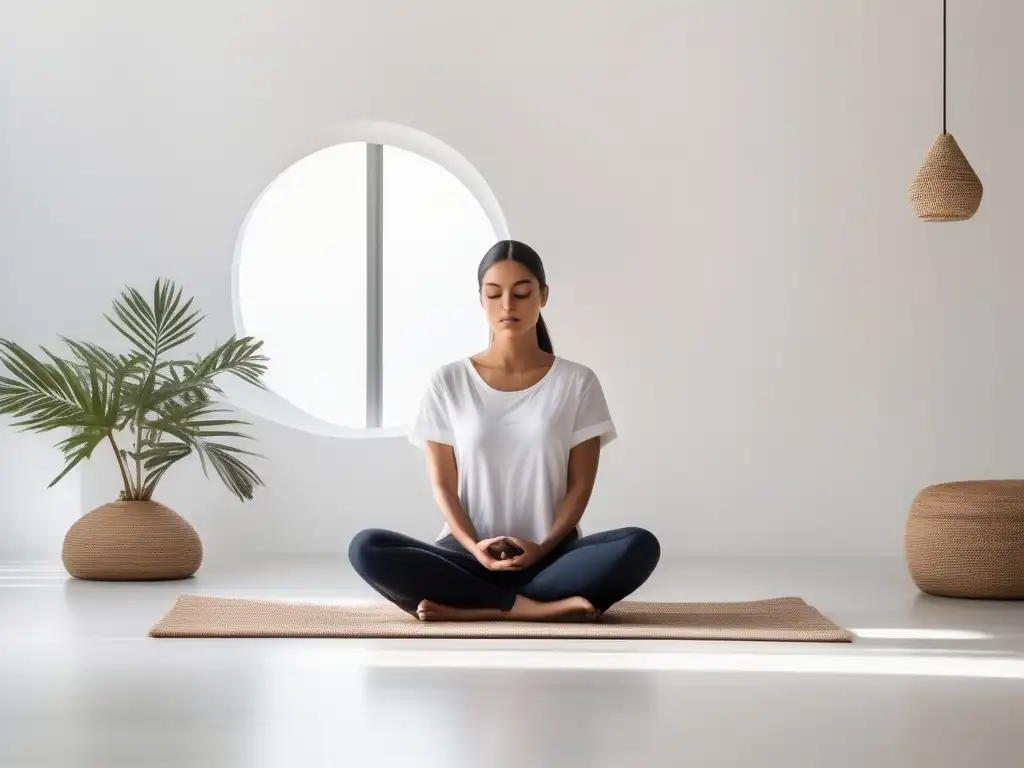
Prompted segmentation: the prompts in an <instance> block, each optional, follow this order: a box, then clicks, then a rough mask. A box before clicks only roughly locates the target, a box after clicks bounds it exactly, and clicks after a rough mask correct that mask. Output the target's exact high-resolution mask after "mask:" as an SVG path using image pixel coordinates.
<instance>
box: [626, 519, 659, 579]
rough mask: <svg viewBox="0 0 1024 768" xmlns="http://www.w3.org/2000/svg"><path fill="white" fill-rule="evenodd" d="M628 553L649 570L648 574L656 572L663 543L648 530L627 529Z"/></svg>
mask: <svg viewBox="0 0 1024 768" xmlns="http://www.w3.org/2000/svg"><path fill="white" fill-rule="evenodd" d="M626 532H627V534H628V540H629V545H628V548H627V549H628V551H629V553H630V555H631V556H632V557H634V558H635V559H636V562H637V563H638V565H641V566H643V567H644V568H645V569H647V571H648V573H650V572H651V571H653V570H654V568H655V566H657V564H658V561H659V560H660V559H661V542H659V541H658V537H657V536H655V535H654V534H653V533H651V532H650V531H648V530H647V529H646V528H636V527H633V528H627V529H626Z"/></svg>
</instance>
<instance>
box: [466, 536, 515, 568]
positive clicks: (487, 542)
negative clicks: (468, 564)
mask: <svg viewBox="0 0 1024 768" xmlns="http://www.w3.org/2000/svg"><path fill="white" fill-rule="evenodd" d="M506 539H507V537H506V536H495V537H494V538H493V539H483V540H482V541H478V542H477V543H476V544H474V545H473V547H472V549H471V550H470V551H471V552H472V553H473V555H474V557H476V559H477V560H478V561H479V562H480V565H482V566H483V567H484V568H486V569H487V570H489V571H504V570H506V569H507V568H508V560H498V559H497V558H494V557H492V556H491V553H490V552H488V551H487V550H488V549H490V548H491V547H492V546H494V545H495V544H497V543H498V542H499V541H505V540H506Z"/></svg>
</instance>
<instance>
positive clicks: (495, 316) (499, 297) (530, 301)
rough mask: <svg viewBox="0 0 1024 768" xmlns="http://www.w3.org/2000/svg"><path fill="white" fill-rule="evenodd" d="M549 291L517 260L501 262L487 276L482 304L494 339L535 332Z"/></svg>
mask: <svg viewBox="0 0 1024 768" xmlns="http://www.w3.org/2000/svg"><path fill="white" fill-rule="evenodd" d="M547 294H548V291H547V288H546V287H545V288H543V289H542V288H541V287H540V283H538V282H537V278H536V277H534V276H533V273H532V272H530V270H528V269H527V268H526V267H524V266H523V265H522V264H520V263H519V262H517V261H512V260H511V259H506V260H505V261H499V262H498V263H497V264H495V265H494V266H493V267H491V268H490V269H488V270H487V272H486V274H484V280H483V285H482V286H481V288H480V304H481V305H482V306H483V308H484V310H485V311H486V312H487V323H488V324H489V325H490V326H491V331H493V332H494V336H495V338H499V337H501V336H504V337H506V338H513V337H516V336H521V335H522V334H524V333H533V332H534V331H533V329H534V328H535V327H536V326H537V319H538V318H539V317H540V310H541V308H542V307H543V306H544V305H545V304H547V301H548V295H547Z"/></svg>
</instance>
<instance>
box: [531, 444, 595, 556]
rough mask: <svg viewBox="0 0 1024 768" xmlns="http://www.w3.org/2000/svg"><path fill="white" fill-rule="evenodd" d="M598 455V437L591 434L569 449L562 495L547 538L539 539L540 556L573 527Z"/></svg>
mask: <svg viewBox="0 0 1024 768" xmlns="http://www.w3.org/2000/svg"><path fill="white" fill-rule="evenodd" d="M600 456H601V438H600V437H593V438H591V439H590V440H587V441H585V442H582V443H580V444H579V445H577V446H576V447H575V448H573V449H572V450H571V451H569V474H568V479H567V481H566V491H565V498H564V499H563V500H562V503H561V504H560V505H559V506H558V509H557V510H555V522H554V523H553V524H552V526H551V531H550V532H549V533H548V535H547V538H546V539H544V541H542V542H540V552H541V557H543V556H545V555H547V554H548V553H549V552H551V550H553V549H554V548H555V547H557V546H558V543H559V542H560V541H561V540H562V539H564V538H565V537H566V536H567V535H569V533H570V532H571V531H572V529H573V528H575V527H576V526H577V525H578V524H579V522H580V519H581V518H582V517H583V512H584V510H586V508H587V503H588V502H589V501H590V494H591V493H592V492H593V490H594V481H595V480H596V479H597V464H598V459H599V458H600Z"/></svg>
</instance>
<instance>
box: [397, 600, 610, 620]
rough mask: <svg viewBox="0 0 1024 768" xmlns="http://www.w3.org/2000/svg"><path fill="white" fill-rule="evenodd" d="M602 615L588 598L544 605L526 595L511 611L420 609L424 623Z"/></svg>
mask: <svg viewBox="0 0 1024 768" xmlns="http://www.w3.org/2000/svg"><path fill="white" fill-rule="evenodd" d="M600 615H601V613H600V611H598V610H597V609H596V608H595V607H594V606H593V605H591V603H590V601H589V600H587V599H586V598H584V597H567V598H565V599H564V600H555V601H554V602H550V603H542V602H539V601H537V600H531V599H530V598H528V597H523V596H522V595H517V596H516V602H515V604H514V605H513V606H512V609H511V610H509V611H502V610H499V609H497V608H452V607H451V606H450V605H442V604H441V603H435V602H434V601H432V600H423V601H422V602H421V603H420V604H419V605H418V606H417V607H416V616H417V617H418V618H419V620H420V621H595V620H596V619H598V618H599V617H600Z"/></svg>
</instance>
